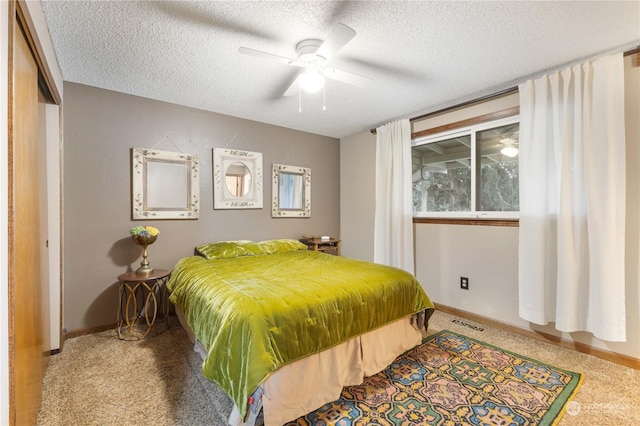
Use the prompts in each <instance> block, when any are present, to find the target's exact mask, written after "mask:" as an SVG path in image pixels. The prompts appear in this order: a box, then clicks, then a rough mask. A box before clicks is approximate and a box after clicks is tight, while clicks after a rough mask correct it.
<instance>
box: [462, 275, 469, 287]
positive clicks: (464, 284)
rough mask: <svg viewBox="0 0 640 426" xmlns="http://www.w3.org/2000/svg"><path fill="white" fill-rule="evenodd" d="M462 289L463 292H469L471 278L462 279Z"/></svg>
mask: <svg viewBox="0 0 640 426" xmlns="http://www.w3.org/2000/svg"><path fill="white" fill-rule="evenodd" d="M460 288H461V289H463V290H469V278H467V277H460Z"/></svg>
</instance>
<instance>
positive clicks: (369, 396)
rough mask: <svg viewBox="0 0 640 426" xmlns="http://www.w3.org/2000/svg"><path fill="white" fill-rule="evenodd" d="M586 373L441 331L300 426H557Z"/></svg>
mask: <svg viewBox="0 0 640 426" xmlns="http://www.w3.org/2000/svg"><path fill="white" fill-rule="evenodd" d="M581 384H582V374H579V373H574V372H571V371H567V370H563V369H560V368H556V367H553V366H551V365H549V364H545V363H543V362H540V361H536V360H534V359H531V358H528V357H526V356H522V355H518V354H515V353H513V352H509V351H506V350H504V349H500V348H498V347H495V346H492V345H489V344H487V343H484V342H481V341H479V340H475V339H472V338H470V337H466V336H463V335H461V334H457V333H454V332H451V331H448V330H443V331H441V332H439V333H436V334H434V335H432V336H429V337H427V338H426V339H424V340H423V342H422V344H421V345H419V346H417V347H416V348H414V349H411V350H409V351H408V352H405V353H404V354H402V355H401V356H399V357H398V358H397V359H396V360H395V361H394V362H393V363H392V364H391V365H390V366H389V367H388V368H387V369H386V370H384V371H382V372H380V373H378V374H377V375H375V376H371V377H368V378H366V379H365V381H364V383H363V384H362V385H358V386H350V387H345V388H344V389H343V391H342V395H341V397H340V399H339V400H337V401H335V402H332V403H329V404H326V405H324V406H322V407H320V408H319V409H318V410H316V411H314V412H312V413H309V414H307V415H306V416H303V417H300V418H299V419H297V420H295V421H292V422H290V423H287V426H300V425H314V426H317V425H335V426H349V425H403V426H404V425H461V424H463V425H555V424H557V423H558V422H559V421H560V418H561V417H562V415H563V414H564V410H565V406H566V404H567V403H568V402H569V401H570V400H571V398H573V396H574V395H575V393H576V392H577V391H578V389H579V387H580V385H581Z"/></svg>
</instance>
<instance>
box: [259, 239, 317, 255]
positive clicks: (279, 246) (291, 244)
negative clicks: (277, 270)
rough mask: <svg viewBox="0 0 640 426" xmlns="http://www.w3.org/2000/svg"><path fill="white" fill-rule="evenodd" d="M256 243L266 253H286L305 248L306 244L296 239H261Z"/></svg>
mask: <svg viewBox="0 0 640 426" xmlns="http://www.w3.org/2000/svg"><path fill="white" fill-rule="evenodd" d="M258 245H259V246H260V247H261V248H262V250H263V251H264V252H265V253H267V254H276V253H288V252H290V251H300V250H307V245H306V244H303V243H301V242H300V241H298V240H289V239H282V240H267V241H261V242H259V243H258Z"/></svg>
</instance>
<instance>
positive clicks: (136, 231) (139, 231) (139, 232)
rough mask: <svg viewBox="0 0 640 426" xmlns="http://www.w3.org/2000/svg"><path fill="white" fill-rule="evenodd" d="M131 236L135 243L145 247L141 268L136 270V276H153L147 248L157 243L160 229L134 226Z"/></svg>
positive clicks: (130, 231) (130, 232)
mask: <svg viewBox="0 0 640 426" xmlns="http://www.w3.org/2000/svg"><path fill="white" fill-rule="evenodd" d="M129 234H131V238H132V239H133V242H134V243H136V244H138V245H140V246H142V247H143V250H142V262H141V263H140V267H139V268H138V269H137V270H136V274H138V275H149V274H151V273H152V272H153V268H152V267H151V266H149V261H148V260H147V256H148V255H147V246H149V245H151V244H153V243H155V242H156V239H157V238H158V235H159V234H160V231H159V230H158V228H154V227H153V226H134V227H133V228H131V229H130V230H129Z"/></svg>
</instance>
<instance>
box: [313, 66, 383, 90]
mask: <svg viewBox="0 0 640 426" xmlns="http://www.w3.org/2000/svg"><path fill="white" fill-rule="evenodd" d="M324 76H325V77H327V78H331V79H333V80H337V81H341V82H343V83H347V84H351V85H352V86H356V87H360V88H363V87H366V86H367V85H368V84H369V83H371V82H372V81H373V79H372V78H369V77H365V76H364V75H360V74H356V73H353V72H348V71H343V70H338V69H335V68H326V69H325V71H324Z"/></svg>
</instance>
